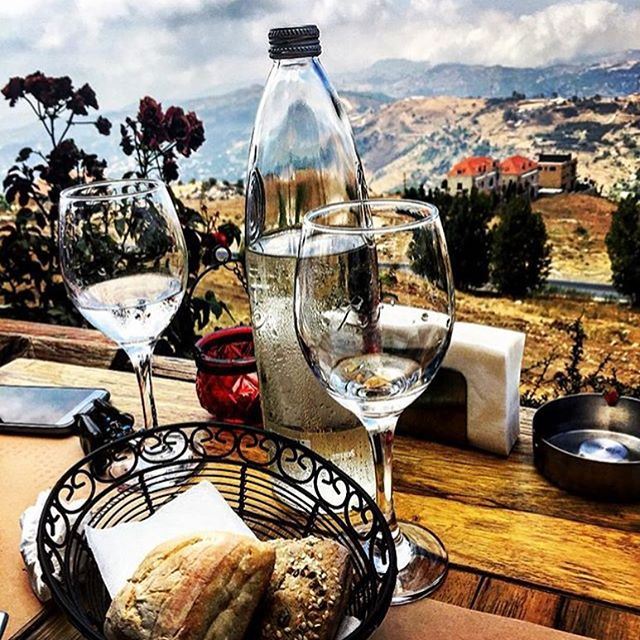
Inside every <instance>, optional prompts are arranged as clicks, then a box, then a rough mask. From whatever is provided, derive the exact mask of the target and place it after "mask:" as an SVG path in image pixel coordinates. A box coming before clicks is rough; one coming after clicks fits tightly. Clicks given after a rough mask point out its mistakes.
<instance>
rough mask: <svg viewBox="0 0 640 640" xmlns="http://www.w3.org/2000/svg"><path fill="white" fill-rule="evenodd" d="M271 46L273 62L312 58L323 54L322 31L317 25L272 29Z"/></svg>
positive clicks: (270, 53)
mask: <svg viewBox="0 0 640 640" xmlns="http://www.w3.org/2000/svg"><path fill="white" fill-rule="evenodd" d="M269 45H270V46H269V57H270V58H272V59H273V60H282V59H284V58H311V57H315V56H319V55H320V54H321V53H322V48H321V47H320V30H319V29H318V27H316V25H315V24H307V25H304V26H303V27H281V28H279V29H271V31H269Z"/></svg>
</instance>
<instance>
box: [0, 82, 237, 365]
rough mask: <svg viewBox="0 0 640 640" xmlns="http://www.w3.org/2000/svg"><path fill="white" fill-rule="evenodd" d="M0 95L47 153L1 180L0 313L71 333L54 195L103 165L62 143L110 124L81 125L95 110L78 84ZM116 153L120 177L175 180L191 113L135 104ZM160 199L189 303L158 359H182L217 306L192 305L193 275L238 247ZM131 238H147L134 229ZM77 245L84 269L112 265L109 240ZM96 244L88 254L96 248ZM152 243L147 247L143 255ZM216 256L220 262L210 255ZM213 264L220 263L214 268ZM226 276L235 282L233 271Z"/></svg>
mask: <svg viewBox="0 0 640 640" xmlns="http://www.w3.org/2000/svg"><path fill="white" fill-rule="evenodd" d="M2 94H3V95H4V97H5V98H6V99H7V100H8V101H9V104H10V106H14V105H15V104H17V103H18V102H19V101H22V102H25V103H26V104H28V105H29V106H30V108H31V109H32V110H33V112H34V114H35V115H36V117H37V119H38V120H39V121H40V123H41V124H42V126H43V128H44V130H45V133H46V136H47V140H48V142H49V149H47V150H44V151H43V150H34V149H31V148H28V147H25V148H24V149H22V150H21V151H20V153H19V154H18V157H17V159H16V164H15V165H14V166H13V167H11V168H10V169H9V171H8V173H7V176H6V177H5V179H4V182H3V185H4V188H5V197H6V200H7V202H8V204H9V205H11V206H12V207H13V210H15V216H14V217H13V219H11V220H9V221H7V222H5V223H4V224H3V225H2V227H0V252H1V254H2V256H3V264H2V270H1V271H0V295H1V296H2V298H3V299H4V303H5V304H4V309H3V312H4V313H6V314H10V315H11V316H13V317H17V318H20V319H26V320H36V321H41V322H55V323H59V324H71V325H79V324H82V323H83V320H82V318H81V316H80V315H79V314H78V313H77V312H76V310H75V309H74V307H73V305H72V303H71V302H70V301H69V298H68V296H67V293H66V290H65V288H64V284H63V282H62V279H61V276H60V274H59V264H58V262H59V260H58V246H57V244H58V238H57V219H58V201H59V196H60V192H61V191H62V190H63V189H65V188H66V187H69V186H73V185H74V184H80V183H85V182H92V181H95V180H100V179H103V178H104V175H105V171H106V166H107V165H106V162H105V161H104V160H101V159H98V157H97V156H96V155H94V154H90V153H87V152H86V151H84V150H83V149H80V148H78V147H77V145H76V143H75V142H74V140H73V139H72V138H70V137H68V134H69V132H70V131H71V130H72V128H73V127H75V126H78V125H93V126H95V127H96V129H97V131H98V133H100V134H102V135H108V134H109V133H110V130H111V123H110V122H109V121H108V120H107V119H106V118H103V117H101V116H100V117H98V118H97V119H89V118H88V115H89V111H90V110H97V109H98V102H97V99H96V95H95V93H94V91H93V90H92V89H91V87H90V86H89V85H88V84H85V85H83V86H82V87H80V88H79V89H75V88H74V86H73V83H72V81H71V79H70V78H68V77H66V76H64V77H49V76H45V75H44V74H42V73H41V72H35V73H33V74H31V75H28V76H26V77H24V78H21V77H15V78H11V79H10V80H9V82H8V83H7V85H6V86H5V87H4V88H3V89H2ZM120 135H121V142H120V145H121V147H122V150H123V152H124V153H125V154H126V155H128V156H130V157H132V158H133V159H134V160H135V164H136V169H135V170H133V171H129V172H127V173H126V174H125V176H124V177H139V178H151V177H156V178H160V179H162V180H164V181H165V182H166V183H170V182H172V181H175V180H177V179H178V177H179V168H178V159H179V158H180V157H188V156H190V155H191V154H192V153H193V152H194V151H196V150H197V149H199V148H200V146H201V145H202V143H203V142H204V127H203V125H202V122H201V121H200V120H199V119H198V117H197V116H196V114H195V113H193V112H188V113H185V112H184V110H183V109H181V108H180V107H176V106H171V107H169V108H168V109H167V110H166V111H164V110H163V109H162V105H161V104H160V103H159V102H157V101H156V100H154V99H153V98H151V97H148V96H147V97H145V98H143V99H142V100H141V101H140V105H139V109H138V113H137V114H136V116H135V117H134V118H127V119H126V120H125V122H124V123H123V124H122V125H121V127H120ZM170 193H171V196H172V199H173V202H174V205H175V207H176V210H177V212H178V217H179V219H180V223H181V226H182V230H183V233H184V236H185V240H186V243H187V248H188V251H189V278H188V286H189V294H190V295H188V296H187V297H186V298H185V301H184V302H183V304H182V306H181V308H180V309H179V311H178V313H177V314H176V317H175V318H174V320H173V322H172V323H171V325H170V327H169V329H168V330H167V332H166V333H165V335H164V336H163V339H162V342H161V343H160V345H159V349H158V351H159V352H161V353H169V354H174V355H181V356H185V355H190V354H191V352H192V349H193V346H194V343H195V341H196V340H197V338H198V337H199V335H198V332H200V331H202V330H203V329H204V328H205V327H206V326H207V325H208V324H209V322H210V320H211V318H212V317H215V318H219V317H220V316H221V315H222V314H223V313H224V312H225V311H226V312H228V308H227V306H226V304H225V303H224V302H223V301H221V300H219V299H218V298H217V297H216V295H215V293H214V291H213V290H211V289H209V290H207V291H205V292H204V293H203V294H202V295H198V296H196V295H195V287H196V284H197V283H198V279H199V275H200V274H201V272H202V271H203V270H207V269H211V268H215V267H216V266H217V265H219V264H220V263H221V262H225V261H226V260H229V259H231V257H232V247H233V245H234V244H235V245H236V247H239V246H240V243H241V233H240V230H239V229H238V227H236V226H235V225H234V224H232V223H226V224H222V223H221V222H220V219H219V218H220V216H219V215H218V214H216V215H209V212H208V211H207V209H206V207H205V206H204V205H203V206H202V207H201V208H200V209H199V210H196V209H193V208H192V207H188V206H186V205H185V204H184V203H183V202H182V201H181V200H180V199H179V198H177V197H176V196H175V194H174V193H173V191H171V189H170ZM134 220H135V217H134V216H130V217H129V218H125V217H123V218H121V219H120V220H118V225H119V227H118V233H119V235H120V236H122V237H126V235H127V233H129V232H131V229H130V228H129V227H131V225H133V224H134ZM138 231H139V232H140V233H147V231H145V230H144V229H140V230H138ZM82 240H83V241H84V242H85V248H86V250H87V252H88V254H87V265H88V266H91V268H95V265H96V261H101V260H102V261H104V260H110V259H113V254H114V251H113V247H110V246H109V242H110V239H109V238H107V237H104V235H103V236H102V237H101V236H100V235H99V234H98V236H97V240H95V239H94V241H92V243H90V242H89V235H88V234H87V237H85V238H83V239H82ZM96 242H97V244H96ZM152 245H153V238H150V244H149V246H150V247H151V246H152ZM220 252H222V254H221V253H220ZM221 256H222V258H221ZM235 271H236V273H237V275H238V277H239V278H240V279H242V273H241V271H240V269H239V268H235Z"/></svg>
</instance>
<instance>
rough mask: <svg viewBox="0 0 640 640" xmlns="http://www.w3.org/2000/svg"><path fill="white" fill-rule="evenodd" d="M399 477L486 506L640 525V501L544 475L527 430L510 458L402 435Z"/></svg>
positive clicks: (627, 527)
mask: <svg viewBox="0 0 640 640" xmlns="http://www.w3.org/2000/svg"><path fill="white" fill-rule="evenodd" d="M395 480H396V487H397V488H398V489H400V490H402V491H407V492H412V493H417V494H421V493H428V494H429V495H435V496H439V497H441V498H444V499H454V500H458V501H460V502H464V503H466V504H469V505H474V506H478V507H486V508H487V509H492V508H495V509H503V510H515V511H529V512H531V513H536V514H540V515H544V516H551V517H557V518H563V519H568V520H574V521H576V522H582V523H589V524H594V525H602V526H606V527H613V528H617V529H620V530H623V531H629V532H638V531H640V507H639V506H638V505H637V504H613V503H605V502H596V501H594V500H588V499H585V498H581V497H578V496H573V495H571V494H569V493H567V492H565V491H562V490H561V489H558V488H557V487H556V486H554V485H553V484H551V483H550V482H549V481H548V480H546V479H545V478H544V477H543V476H541V475H540V474H539V473H538V472H537V471H536V469H535V467H534V466H533V450H532V445H531V439H530V437H529V438H527V436H526V434H525V435H524V436H523V437H522V438H521V439H520V441H519V442H518V443H516V446H515V447H514V450H513V451H512V453H511V455H510V456H509V457H508V458H500V457H498V456H494V455H492V454H489V453H485V452H482V451H474V450H470V449H457V448H455V449H454V448H453V447H451V446H448V445H442V444H438V443H435V442H425V441H421V440H415V439H412V438H402V437H398V438H396V444H395Z"/></svg>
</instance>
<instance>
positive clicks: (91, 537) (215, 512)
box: [85, 482, 255, 597]
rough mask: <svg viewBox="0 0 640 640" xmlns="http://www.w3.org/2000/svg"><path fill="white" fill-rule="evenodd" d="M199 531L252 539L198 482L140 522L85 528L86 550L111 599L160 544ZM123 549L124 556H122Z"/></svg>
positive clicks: (224, 504) (220, 499)
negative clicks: (87, 549)
mask: <svg viewBox="0 0 640 640" xmlns="http://www.w3.org/2000/svg"><path fill="white" fill-rule="evenodd" d="M201 531H225V532H228V533H237V534H239V535H243V536H250V537H251V538H255V535H254V534H253V531H251V529H249V527H248V526H247V525H246V524H245V523H244V522H243V521H242V519H241V518H239V517H238V516H237V515H236V513H235V512H234V511H233V509H232V508H231V507H230V506H229V505H228V504H227V501H226V500H225V499H224V498H223V497H222V495H221V494H220V492H219V491H218V490H217V489H216V488H215V487H214V486H213V485H212V484H211V483H210V482H200V483H198V484H197V485H195V486H193V487H191V488H190V489H188V490H187V491H185V492H184V493H181V494H180V495H179V496H178V497H177V498H175V499H174V500H172V501H171V502H168V503H167V504H165V505H164V506H162V507H161V508H160V509H158V510H157V511H156V512H155V513H154V514H153V515H152V516H150V517H149V518H147V519H146V520H142V521H140V522H123V523H122V524H118V525H116V526H115V527H110V528H108V529H95V528H93V527H86V528H85V534H86V536H87V542H88V544H89V548H90V549H91V551H92V552H93V555H94V557H95V559H96V563H97V565H98V569H100V574H101V575H102V579H103V580H104V584H105V586H106V587H107V590H108V591H109V594H110V595H111V597H113V596H115V595H116V593H118V591H120V589H122V587H124V585H125V583H126V582H127V580H128V579H129V578H130V577H131V576H132V575H133V574H134V572H135V570H136V569H137V568H138V565H139V564H140V563H141V562H142V561H143V560H144V558H145V557H146V556H147V554H148V553H149V552H150V551H152V550H153V549H155V547H157V546H158V545H159V544H162V543H163V542H166V541H167V540H171V539H172V538H178V537H179V536H186V535H189V534H191V533H199V532H201ZM123 549H125V550H126V553H122V551H123Z"/></svg>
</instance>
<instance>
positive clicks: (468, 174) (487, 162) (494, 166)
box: [447, 156, 498, 193]
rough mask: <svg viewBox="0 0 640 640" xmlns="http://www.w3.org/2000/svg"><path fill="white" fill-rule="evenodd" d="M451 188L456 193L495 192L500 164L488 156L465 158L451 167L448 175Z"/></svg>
mask: <svg viewBox="0 0 640 640" xmlns="http://www.w3.org/2000/svg"><path fill="white" fill-rule="evenodd" d="M447 177H448V179H449V187H450V188H451V189H452V190H453V191H456V192H460V193H463V192H465V191H471V189H472V188H473V187H475V188H476V189H478V190H480V191H486V192H489V191H494V190H495V189H497V188H498V162H497V161H496V160H494V159H493V158H490V157H488V156H472V157H470V158H465V159H464V160H461V161H460V162H458V163H456V164H454V165H453V167H451V169H450V171H449V173H448V174H447Z"/></svg>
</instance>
